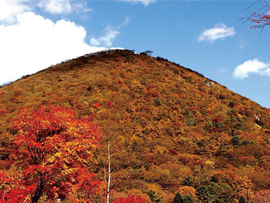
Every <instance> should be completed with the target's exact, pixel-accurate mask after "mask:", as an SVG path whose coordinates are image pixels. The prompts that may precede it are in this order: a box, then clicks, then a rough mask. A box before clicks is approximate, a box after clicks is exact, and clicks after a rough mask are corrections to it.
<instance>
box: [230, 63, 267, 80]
mask: <svg viewBox="0 0 270 203" xmlns="http://www.w3.org/2000/svg"><path fill="white" fill-rule="evenodd" d="M250 74H257V75H260V76H270V63H264V62H262V61H259V60H258V59H253V60H248V61H245V62H244V63H243V64H241V65H239V66H237V67H236V68H235V69H234V72H233V77H234V78H238V79H244V78H248V77H249V75H250Z"/></svg>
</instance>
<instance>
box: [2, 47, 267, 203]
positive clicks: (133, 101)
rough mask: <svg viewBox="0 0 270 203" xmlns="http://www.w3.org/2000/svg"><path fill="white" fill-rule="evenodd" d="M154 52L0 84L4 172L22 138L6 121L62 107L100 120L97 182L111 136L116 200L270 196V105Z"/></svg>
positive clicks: (113, 53)
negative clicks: (11, 145)
mask: <svg viewBox="0 0 270 203" xmlns="http://www.w3.org/2000/svg"><path fill="white" fill-rule="evenodd" d="M149 55H150V54H149V52H144V53H141V54H135V53H134V52H133V51H130V50H110V51H104V52H98V53H94V54H88V55H85V56H82V57H79V58H77V59H73V60H69V61H66V62H63V63H61V64H58V65H55V66H51V67H49V68H47V69H45V70H43V71H40V72H38V73H36V74H33V75H28V76H25V77H23V78H21V79H20V80H17V81H15V82H13V83H11V84H9V85H6V86H2V87H1V88H0V115H1V117H0V141H1V150H2V156H1V157H0V158H1V161H0V163H1V164H0V165H1V170H11V169H12V166H11V165H9V164H8V163H7V162H8V161H7V160H8V153H4V151H5V148H6V147H7V146H8V144H9V143H10V142H11V140H12V139H13V137H12V136H11V135H13V136H16V133H15V134H14V133H13V134H12V133H10V132H11V131H12V129H11V128H10V122H9V121H10V119H11V118H13V117H16V115H18V112H19V110H20V109H21V108H25V109H30V108H37V107H39V106H51V105H59V106H63V107H72V108H73V109H74V110H75V112H76V114H77V116H78V117H80V118H92V117H93V118H94V122H95V123H98V124H99V125H100V126H101V128H102V130H103V132H104V137H105V138H106V139H104V141H103V144H102V145H101V147H100V148H99V149H97V150H96V151H95V152H93V159H92V161H91V162H90V163H88V164H89V166H90V168H91V171H92V172H94V173H95V174H96V175H97V177H98V178H99V179H100V180H103V176H104V169H106V168H107V158H106V157H107V155H106V152H107V142H106V140H107V141H108V137H109V138H110V142H111V167H112V180H111V182H112V191H111V198H112V199H115V198H117V197H119V196H125V195H127V194H134V193H136V194H141V195H146V196H147V197H148V198H149V199H150V200H151V201H152V202H172V201H173V199H174V197H175V194H176V193H177V192H179V193H180V194H181V195H182V197H183V198H184V197H185V201H188V200H187V199H191V200H190V202H195V201H198V202H214V201H215V202H238V200H239V199H240V197H241V196H243V197H244V198H245V199H249V200H250V202H252V201H254V202H259V201H258V198H265V197H266V196H267V195H268V197H269V190H267V188H269V187H270V178H269V172H270V144H269V143H270V114H269V109H267V108H263V107H261V106H260V105H258V104H257V103H255V102H254V101H251V100H250V99H248V98H245V97H243V96H241V95H239V94H237V93H235V92H232V91H230V90H229V89H227V88H226V87H224V86H222V85H220V84H218V83H217V82H215V81H212V80H211V79H208V78H205V77H204V76H203V75H201V74H199V73H197V72H196V71H193V70H190V69H187V68H184V67H183V66H180V65H178V64H175V63H173V62H170V61H168V60H166V59H164V58H161V57H157V58H154V57H151V56H149ZM12 170H14V168H13V169H12ZM186 194H189V195H187V196H186ZM263 194H266V196H264V195H263ZM243 197H242V198H243ZM256 198H257V200H254V199H256Z"/></svg>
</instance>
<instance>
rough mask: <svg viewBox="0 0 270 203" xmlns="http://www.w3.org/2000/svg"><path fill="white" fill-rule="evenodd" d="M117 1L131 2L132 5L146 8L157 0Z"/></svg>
mask: <svg viewBox="0 0 270 203" xmlns="http://www.w3.org/2000/svg"><path fill="white" fill-rule="evenodd" d="M118 1H125V2H131V3H134V4H137V3H142V4H143V5H144V6H148V5H149V4H151V3H155V2H156V1H157V0H118Z"/></svg>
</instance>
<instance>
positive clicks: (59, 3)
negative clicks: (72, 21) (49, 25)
mask: <svg viewBox="0 0 270 203" xmlns="http://www.w3.org/2000/svg"><path fill="white" fill-rule="evenodd" d="M38 6H39V7H41V8H43V9H44V10H45V11H47V12H50V13H53V14H60V13H70V12H71V4H70V1H69V0H40V2H39V4H38Z"/></svg>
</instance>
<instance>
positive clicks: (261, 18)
mask: <svg viewBox="0 0 270 203" xmlns="http://www.w3.org/2000/svg"><path fill="white" fill-rule="evenodd" d="M255 6H259V7H258V9H257V10H255V11H253V12H252V14H251V15H250V16H249V17H244V19H246V20H248V21H249V22H251V23H252V26H251V28H255V29H257V28H260V29H263V28H264V27H265V26H269V25H270V6H269V2H268V1H267V0H256V1H255V2H254V3H253V4H252V6H250V7H251V8H254V7H255Z"/></svg>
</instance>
